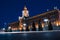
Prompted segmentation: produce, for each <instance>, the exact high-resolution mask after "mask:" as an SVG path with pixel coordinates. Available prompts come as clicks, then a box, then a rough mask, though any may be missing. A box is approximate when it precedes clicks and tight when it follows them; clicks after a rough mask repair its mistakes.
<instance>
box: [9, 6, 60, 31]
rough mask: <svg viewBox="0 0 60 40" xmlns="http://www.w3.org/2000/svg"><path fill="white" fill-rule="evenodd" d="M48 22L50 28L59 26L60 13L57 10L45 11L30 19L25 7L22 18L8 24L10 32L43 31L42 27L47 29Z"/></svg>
mask: <svg viewBox="0 0 60 40" xmlns="http://www.w3.org/2000/svg"><path fill="white" fill-rule="evenodd" d="M49 22H50V23H51V24H52V26H53V27H54V26H56V27H58V26H60V11H59V10H57V9H54V10H51V11H47V12H45V13H41V14H38V15H36V16H33V17H30V16H29V11H28V9H27V7H26V6H25V7H24V10H23V11H22V17H20V16H19V20H18V21H17V22H12V23H10V24H9V27H11V29H12V30H20V31H22V30H27V29H28V30H30V31H31V30H34V29H36V30H44V27H48V24H49Z"/></svg>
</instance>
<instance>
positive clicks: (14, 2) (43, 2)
mask: <svg viewBox="0 0 60 40" xmlns="http://www.w3.org/2000/svg"><path fill="white" fill-rule="evenodd" d="M24 5H25V0H0V27H4V23H7V24H8V23H11V22H15V21H18V16H21V15H22V13H21V11H22V10H23V7H24ZM26 6H27V8H28V10H29V14H30V16H34V15H37V14H40V13H43V12H46V10H47V9H49V10H53V7H54V6H57V7H58V8H59V9H60V0H26Z"/></svg>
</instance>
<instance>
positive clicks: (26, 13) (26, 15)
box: [22, 6, 29, 18]
mask: <svg viewBox="0 0 60 40" xmlns="http://www.w3.org/2000/svg"><path fill="white" fill-rule="evenodd" d="M22 17H23V18H28V17H29V11H28V10H27V7H26V6H24V9H23V11H22Z"/></svg>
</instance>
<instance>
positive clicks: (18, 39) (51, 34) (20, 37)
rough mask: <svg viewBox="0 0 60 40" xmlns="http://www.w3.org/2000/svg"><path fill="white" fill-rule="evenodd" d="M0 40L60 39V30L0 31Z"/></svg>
mask: <svg viewBox="0 0 60 40" xmlns="http://www.w3.org/2000/svg"><path fill="white" fill-rule="evenodd" d="M0 40H60V31H43V32H42V31H41V32H15V33H14V32H12V33H11V32H8V33H4V32H0Z"/></svg>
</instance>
